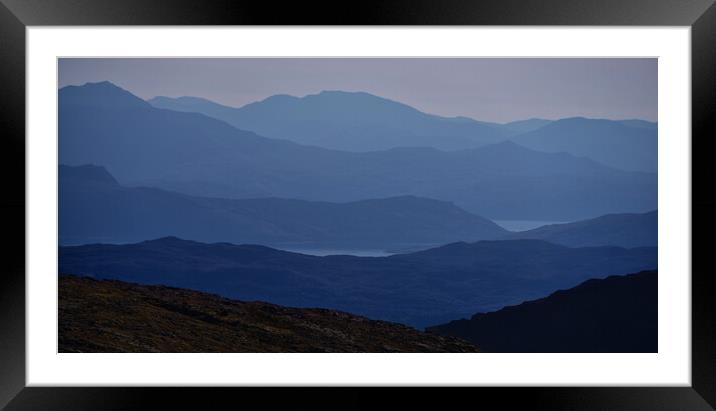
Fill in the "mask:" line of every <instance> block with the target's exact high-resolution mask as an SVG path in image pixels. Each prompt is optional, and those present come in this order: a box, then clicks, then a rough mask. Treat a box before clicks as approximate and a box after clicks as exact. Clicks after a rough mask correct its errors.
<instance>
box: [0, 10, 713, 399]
mask: <svg viewBox="0 0 716 411" xmlns="http://www.w3.org/2000/svg"><path fill="white" fill-rule="evenodd" d="M3 2H8V3H9V2H12V0H9V1H6V0H4V1H3ZM28 3H31V2H30V1H28ZM32 3H35V2H32ZM711 3H712V2H711ZM16 4H17V3H16ZM692 6H693V5H692ZM15 8H16V5H14V6H13V9H15ZM607 8H608V7H607ZM692 8H693V7H692ZM17 11H19V12H21V13H18V15H20V16H24V17H25V18H24V19H20V18H18V16H17V15H16V14H15V13H13V12H12V11H11V10H9V9H8V8H7V6H5V5H4V4H2V3H0V55H2V64H0V78H2V79H3V81H2V83H3V86H4V87H3V94H4V98H2V99H0V124H1V125H2V130H3V153H4V154H5V159H6V161H3V162H0V167H1V169H2V171H3V172H4V175H5V176H10V177H11V178H8V179H7V180H5V184H6V186H7V189H8V190H7V191H6V193H8V194H9V195H6V196H3V198H2V200H0V209H1V211H2V218H1V219H0V221H1V222H2V226H3V227H4V228H5V232H6V233H12V234H11V237H12V238H14V239H18V238H21V239H22V241H21V242H20V241H14V242H9V245H8V246H6V248H5V249H4V251H3V252H4V253H7V258H6V259H5V262H6V265H5V266H6V272H5V273H4V277H3V278H2V287H1V288H0V327H1V329H2V333H0V364H2V369H0V408H3V407H4V406H5V405H6V404H7V405H8V409H28V408H30V409H35V408H41V409H65V408H72V409H93V408H100V407H102V408H105V409H125V408H127V407H133V408H134V407H145V406H147V405H148V403H150V402H151V401H152V399H154V400H156V399H157V398H161V401H162V402H163V401H164V400H167V398H172V400H171V402H172V403H174V404H176V405H179V406H180V407H179V408H186V407H187V406H189V405H192V406H199V405H203V406H205V405H206V399H207V398H212V400H211V401H212V402H214V401H215V400H216V399H218V398H216V397H224V398H226V399H229V400H230V399H232V398H233V399H235V398H236V396H237V395H238V396H246V397H249V398H247V399H257V400H262V401H266V400H267V394H269V393H268V392H267V390H268V388H252V389H248V388H233V389H222V388H202V389H200V390H199V389H192V388H190V389H181V388H157V389H150V388H79V387H77V388H53V387H48V388H34V387H26V386H25V385H26V369H25V366H26V361H25V261H24V256H25V224H24V223H25V221H24V219H22V220H21V219H18V218H17V216H18V215H20V214H22V215H23V216H24V215H25V186H24V178H23V180H22V182H20V181H19V179H17V170H18V168H19V169H22V170H23V174H24V170H25V120H24V119H25V44H26V43H25V25H26V24H25V23H24V21H28V20H27V18H28V15H27V12H28V10H17ZM75 11H76V10H75ZM196 11H198V10H196ZM508 11H510V12H514V10H513V9H511V8H508ZM692 11H693V10H692ZM33 12H38V15H37V16H36V17H33V16H32V15H30V20H31V21H33V20H38V19H39V21H35V22H34V23H31V24H38V23H39V24H73V23H72V22H71V21H68V20H73V18H76V16H82V14H74V15H73V13H74V12H72V11H67V10H66V11H65V13H64V14H63V15H62V16H52V15H51V14H50V15H48V14H43V13H42V12H40V11H38V9H35V10H33ZM100 14H101V13H100ZM486 14H487V15H490V14H493V15H494V14H495V13H494V10H492V13H489V12H488V13H486ZM567 14H569V13H567ZM93 15H95V16H96V15H97V13H96V10H94V11H90V12H89V13H86V14H85V15H84V16H93ZM516 15H517V16H518V17H517V19H518V20H523V21H525V20H530V19H529V17H528V16H527V15H520V13H519V12H517V13H516ZM691 15H693V13H692V14H691ZM564 16H565V15H562V16H561V18H564ZM696 16H697V17H698V18H697V19H696V21H691V23H692V201H693V205H692V220H695V219H696V217H697V216H698V219H699V225H698V226H695V225H693V224H692V227H693V232H692V238H693V240H692V247H693V251H692V254H693V257H694V259H693V263H692V264H693V266H694V267H696V264H695V263H696V262H698V261H701V258H699V257H697V254H698V256H705V255H707V254H706V253H707V252H708V251H709V250H710V249H711V248H712V247H710V246H712V245H716V240H710V241H709V242H706V239H707V238H709V237H707V236H708V235H709V233H712V232H713V231H714V229H716V218H715V217H714V211H716V201H715V200H714V197H713V194H709V193H707V192H706V191H707V190H705V189H702V191H700V192H698V193H697V192H696V191H695V190H694V188H695V187H696V185H697V183H698V185H700V186H701V187H702V188H703V187H705V186H706V185H708V186H709V187H713V186H716V178H715V177H714V174H715V173H714V172H713V171H711V170H710V169H709V166H708V165H707V164H709V163H708V162H706V161H705V160H707V158H706V156H707V155H708V150H704V149H701V150H699V148H701V147H702V146H705V145H706V141H708V139H709V136H713V135H716V130H714V127H713V126H712V125H711V124H710V123H711V122H710V121H709V120H710V119H711V117H712V116H713V104H714V103H713V102H714V101H716V50H715V49H714V48H713V44H716V6H714V5H713V3H712V4H711V5H710V7H709V8H708V9H706V11H704V12H703V14H697V15H696ZM135 17H136V15H135ZM144 17H150V16H142V17H139V20H143V18H144ZM176 17H177V16H176V15H175V16H174V18H176ZM443 17H445V16H443ZM532 17H536V19H537V20H541V21H538V22H535V23H534V24H566V23H564V22H555V23H549V22H548V21H544V18H543V17H542V18H540V17H539V16H532ZM608 17H609V16H605V15H601V16H599V17H597V18H598V19H599V20H602V19H603V20H609V19H608ZM117 18H118V19H120V20H121V19H122V18H121V17H117ZM222 18H226V16H224V17H222ZM411 18H416V16H412V17H408V19H409V20H410V19H411ZM484 18H488V19H489V17H486V16H483V17H481V18H479V19H478V20H482V19H484ZM567 18H569V17H568V16H567ZM660 18H662V19H663V18H666V17H663V16H662V17H660ZM684 18H685V16H684V15H683V14H682V15H681V16H680V17H678V18H675V20H673V19H672V20H669V21H672V22H673V23H671V24H675V25H681V24H684V20H683V19H684ZM107 19H108V17H106V16H104V17H103V18H102V20H103V21H102V24H112V23H111V21H108V20H107ZM111 19H112V17H109V20H111ZM150 19H151V20H152V21H161V17H159V18H157V17H154V18H152V17H150ZM181 19H182V18H180V20H181ZM417 19H418V20H420V19H421V18H417ZM422 19H424V17H423V18H422ZM448 19H449V18H448ZM502 20H504V19H498V23H492V24H500V23H499V21H502ZM647 20H648V21H654V17H653V16H652V17H651V20H649V19H647ZM676 20H678V22H676ZM77 23H79V24H88V23H87V22H86V21H82V22H76V23H74V24H77ZM190 23H191V22H190ZM430 23H431V22H427V24H430ZM480 23H481V22H480V21H472V22H468V23H464V22H463V23H458V24H480ZM585 23H586V24H598V22H588V23H587V22H585ZM120 24H149V22H147V21H133V22H129V23H127V22H124V23H120ZM175 24H176V23H175ZM200 24H201V23H200ZM204 24H211V23H208V22H207V23H204ZM223 24H226V23H223ZM383 24H387V23H383ZM403 24H405V23H403ZM416 24H419V23H416ZM422 24H426V22H423V23H422ZM442 24H445V23H444V22H443V23H442ZM482 24H485V23H482ZM488 24H489V23H488ZM631 24H640V23H633V22H632V23H631ZM647 24H655V23H653V22H652V23H647ZM662 24H663V23H662ZM697 136H698V139H697V138H696V137H697ZM697 159H698V160H699V161H697ZM700 233H701V234H700ZM697 237H700V238H699V239H700V242H696V241H694V240H695V239H696V238H697ZM694 271H695V270H694ZM692 290H693V291H692V324H693V325H694V326H693V327H692V333H693V335H692V375H693V377H692V378H693V379H692V387H683V388H676V387H653V388H636V387H635V388H629V387H610V388H606V387H605V388H520V389H519V390H520V391H522V395H521V396H520V397H522V398H524V399H516V398H510V397H514V396H510V395H509V393H508V392H507V390H508V389H510V388H477V389H470V390H465V389H448V388H442V389H431V390H425V389H419V388H400V389H398V391H402V392H401V393H399V395H397V396H393V397H391V399H390V400H388V401H387V402H386V401H385V399H384V398H385V394H386V393H385V392H384V391H385V389H383V388H368V389H361V390H355V389H348V388H338V389H330V390H327V391H328V393H327V392H324V391H325V390H322V392H320V393H319V392H318V391H319V389H317V388H308V389H305V390H302V391H298V389H293V388H280V389H278V390H279V391H281V393H273V392H272V394H274V395H270V396H269V397H273V398H272V399H270V400H268V402H267V403H266V404H267V405H268V404H271V403H272V401H285V403H286V404H292V405H294V406H295V405H296V404H298V403H301V402H302V403H305V404H314V405H318V404H316V398H317V396H318V395H320V396H321V398H322V400H321V401H319V402H320V403H326V404H328V403H330V404H333V405H334V406H335V404H341V403H342V404H343V405H344V406H347V407H346V408H349V409H358V408H359V407H360V408H363V407H368V406H370V407H372V406H375V405H395V406H404V405H406V403H405V402H403V401H404V399H402V400H398V399H396V398H398V397H404V396H410V397H412V399H411V400H410V401H415V403H419V404H422V405H428V404H433V405H436V406H438V405H439V406H441V407H443V406H445V405H446V404H449V403H451V402H452V401H453V400H454V401H455V402H454V403H455V404H456V405H457V404H459V402H458V400H463V399H465V400H470V399H472V400H474V396H475V394H477V395H478V396H480V397H481V398H482V400H485V399H487V398H485V397H491V398H490V399H495V400H497V401H500V402H502V403H503V404H505V405H507V406H517V405H523V406H529V405H531V408H534V407H535V405H537V404H539V406H538V407H537V408H545V409H565V408H569V409H574V408H576V407H578V406H583V405H586V404H589V406H590V408H591V409H629V410H633V409H651V410H680V409H690V410H709V409H711V410H713V409H714V407H716V373H714V370H716V344H715V343H714V342H715V341H716V322H714V321H711V319H712V318H713V313H715V312H716V299H714V298H713V296H714V295H716V287H715V286H714V285H713V281H711V280H710V278H709V277H708V272H703V271H701V272H700V274H696V272H694V274H693V275H692ZM696 325H698V326H696ZM475 390H477V392H476V391H475ZM199 391H200V392H199ZM435 391H438V393H436V392H435ZM282 393H285V394H286V395H283V394H282ZM446 395H447V396H453V398H452V399H451V400H448V399H446ZM214 396H216V397H214ZM440 397H442V398H441V399H438V398H440ZM198 399H201V400H198ZM329 399H330V400H329ZM108 400H109V401H110V402H111V404H108V403H107V401H108ZM296 400H298V403H297V402H296ZM337 401H340V402H337ZM709 404H710V405H709ZM164 405H167V403H164ZM317 408H321V407H320V406H318V407H317Z"/></svg>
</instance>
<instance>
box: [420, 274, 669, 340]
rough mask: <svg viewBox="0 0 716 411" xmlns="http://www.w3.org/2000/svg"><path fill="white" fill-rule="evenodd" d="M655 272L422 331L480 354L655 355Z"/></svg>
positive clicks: (599, 283)
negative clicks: (463, 343) (466, 344)
mask: <svg viewBox="0 0 716 411" xmlns="http://www.w3.org/2000/svg"><path fill="white" fill-rule="evenodd" d="M658 308H659V304H658V277H657V272H656V271H644V272H640V273H637V274H630V275H626V276H610V277H607V278H605V279H592V280H588V281H586V282H584V283H582V284H580V285H578V286H577V287H574V288H571V289H568V290H561V291H557V292H555V293H553V294H551V295H550V296H548V297H546V298H541V299H539V300H534V301H527V302H524V303H522V304H519V305H515V306H510V307H505V308H503V309H501V310H499V311H495V312H488V313H484V314H482V313H481V314H475V315H473V316H472V317H471V318H470V319H469V320H467V319H463V320H456V321H451V322H449V323H447V324H442V325H436V326H433V327H428V331H429V332H432V333H435V334H439V335H445V336H453V337H458V338H463V339H465V340H468V341H471V342H473V343H475V344H479V346H480V349H481V350H482V351H486V352H658V342H659V338H658Z"/></svg>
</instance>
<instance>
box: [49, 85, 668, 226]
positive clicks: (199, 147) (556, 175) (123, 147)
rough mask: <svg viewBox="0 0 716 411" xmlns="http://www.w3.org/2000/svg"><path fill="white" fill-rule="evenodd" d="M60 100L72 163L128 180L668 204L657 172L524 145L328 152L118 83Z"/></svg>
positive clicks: (528, 207) (531, 207) (510, 208)
mask: <svg viewBox="0 0 716 411" xmlns="http://www.w3.org/2000/svg"><path fill="white" fill-rule="evenodd" d="M59 106H60V108H59V129H60V135H61V136H62V138H61V139H60V147H59V155H60V163H63V164H67V165H83V164H101V165H103V166H105V167H107V169H108V171H109V172H111V173H112V175H114V176H115V177H116V178H117V179H118V180H119V181H120V182H121V183H123V184H125V185H146V186H153V187H158V188H164V189H170V190H174V191H179V192H182V193H186V194H191V195H199V196H205V197H224V198H259V197H282V198H294V199H302V200H313V201H331V202H349V201H358V200H364V199H370V198H386V197H395V196H405V195H412V196H419V197H428V198H434V199H438V200H444V201H450V202H453V203H454V204H455V205H457V206H458V207H461V208H464V209H465V210H467V211H469V212H472V213H475V214H478V215H482V216H485V217H488V218H492V219H533V220H552V221H559V220H561V221H569V220H576V219H581V218H590V217H594V216H598V215H603V214H608V213H616V212H619V213H623V212H645V211H648V210H653V209H655V208H656V200H657V198H656V188H657V184H656V182H657V179H656V174H653V173H634V172H623V171H620V170H616V169H613V168H609V167H606V166H603V165H601V164H599V163H596V162H594V161H591V160H589V159H585V158H576V157H574V156H570V155H568V154H564V153H555V154H548V153H541V152H537V151H533V150H529V149H526V148H523V147H521V146H518V145H516V144H512V143H501V144H497V145H489V146H485V147H483V148H479V149H473V150H460V151H454V152H443V151H439V150H435V149H430V148H395V149H390V150H386V151H375V152H366V153H353V152H342V151H335V150H327V149H322V148H317V147H309V146H302V145H298V144H295V143H292V142H288V141H284V140H277V139H270V138H264V137H261V136H258V135H256V134H254V133H251V132H246V131H242V130H239V129H236V128H234V127H232V126H230V125H229V124H227V123H224V122H222V121H219V120H216V119H213V118H210V117H207V116H204V115H202V114H198V113H184V112H177V111H172V110H163V109H157V108H154V107H151V106H150V105H149V104H147V103H146V102H145V101H143V100H141V99H139V98H136V97H134V96H132V95H131V94H130V93H128V92H126V91H124V90H121V89H119V88H118V87H116V86H114V85H112V84H111V83H108V82H104V83H88V84H87V85H85V86H80V87H74V86H73V87H65V88H63V89H61V90H60V92H59ZM454 121H456V122H457V123H460V122H462V121H463V120H454ZM128 159H131V161H128ZM289 159H290V160H289Z"/></svg>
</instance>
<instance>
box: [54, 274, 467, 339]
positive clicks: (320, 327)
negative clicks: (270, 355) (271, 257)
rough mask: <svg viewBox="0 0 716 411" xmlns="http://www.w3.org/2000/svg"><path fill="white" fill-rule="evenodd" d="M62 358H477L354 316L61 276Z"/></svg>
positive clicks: (403, 328)
mask: <svg viewBox="0 0 716 411" xmlns="http://www.w3.org/2000/svg"><path fill="white" fill-rule="evenodd" d="M59 351H60V352H475V351H477V349H476V348H475V346H473V345H471V344H469V343H466V342H464V341H462V340H459V339H456V338H452V337H443V336H438V335H434V334H426V333H423V332H420V331H418V330H416V329H414V328H410V327H407V326H404V325H401V324H397V323H391V322H385V321H374V320H370V319H368V318H365V317H360V316H356V315H352V314H349V313H345V312H341V311H335V310H327V309H318V308H310V309H309V308H288V307H283V306H278V305H274V304H268V303H263V302H243V301H235V300H229V299H225V298H221V297H219V296H216V295H213V294H207V293H202V292H197V291H191V290H186V289H179V288H171V287H164V286H144V285H137V284H131V283H126V282H120V281H108V280H95V279H91V278H87V277H75V276H65V275H62V276H60V279H59Z"/></svg>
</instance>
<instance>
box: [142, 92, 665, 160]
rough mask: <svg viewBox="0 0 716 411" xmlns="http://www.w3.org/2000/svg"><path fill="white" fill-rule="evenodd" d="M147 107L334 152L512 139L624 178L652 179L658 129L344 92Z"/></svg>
mask: <svg viewBox="0 0 716 411" xmlns="http://www.w3.org/2000/svg"><path fill="white" fill-rule="evenodd" d="M149 103H151V104H152V105H153V106H155V107H159V108H166V109H170V110H176V111H183V112H197V113H202V114H206V115H207V116H210V117H213V118H216V119H219V120H223V121H226V122H227V123H229V124H231V125H233V126H235V127H237V128H240V129H244V130H251V131H254V132H256V133H258V134H260V135H263V136H267V137H273V138H279V139H284V140H289V141H294V142H297V143H300V144H307V145H314V146H319V147H325V148H331V149H338V150H347V151H376V150H385V149H389V148H395V147H432V148H437V149H441V150H458V149H469V148H477V147H481V146H484V145H487V144H493V143H498V142H501V141H504V140H505V139H507V138H510V139H513V140H514V141H515V142H517V143H518V144H520V145H522V146H525V147H528V148H532V149H535V150H538V151H545V152H567V153H570V154H573V155H575V156H578V157H589V158H592V159H594V160H596V161H598V162H600V163H603V164H605V165H608V166H611V167H615V168H619V169H622V170H628V171H644V172H656V171H657V148H658V141H657V132H658V130H657V124H656V123H651V122H647V121H643V120H606V119H589V118H583V117H573V118H565V119H560V120H545V119H537V118H535V119H528V120H519V121H513V122H510V123H506V124H497V123H487V122H480V121H476V120H473V119H470V118H466V117H455V118H447V117H440V116H435V115H431V114H426V113H422V112H420V111H418V110H416V109H414V108H412V107H410V106H407V105H405V104H402V103H398V102H395V101H391V100H388V99H384V98H381V97H378V96H374V95H371V94H368V93H361V92H344V91H323V92H321V93H318V94H312V95H308V96H305V97H300V98H299V97H293V96H288V95H275V96H272V97H269V98H267V99H265V100H262V101H259V102H256V103H251V104H248V105H246V106H244V107H240V108H234V107H228V106H223V105H221V104H218V103H215V102H212V101H210V100H206V99H203V98H199V97H179V98H171V97H161V96H160V97H155V98H153V99H151V100H149Z"/></svg>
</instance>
